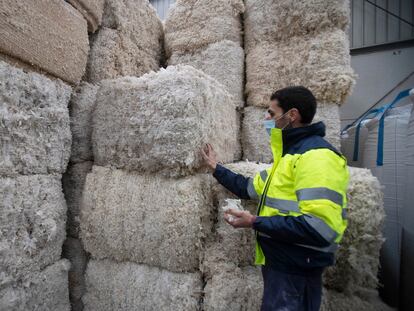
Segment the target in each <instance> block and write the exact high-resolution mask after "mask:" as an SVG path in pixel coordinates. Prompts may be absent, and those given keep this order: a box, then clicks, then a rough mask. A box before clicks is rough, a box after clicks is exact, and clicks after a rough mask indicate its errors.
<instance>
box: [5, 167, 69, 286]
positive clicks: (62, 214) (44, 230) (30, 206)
mask: <svg viewBox="0 0 414 311" xmlns="http://www.w3.org/2000/svg"><path fill="white" fill-rule="evenodd" d="M0 197H1V198H2V200H1V201H0V220H1V222H0V255H1V256H0V276H1V277H0V288H1V287H4V286H5V285H7V284H9V283H11V282H15V281H18V280H21V279H23V281H24V279H25V278H26V277H27V276H28V275H30V273H32V272H34V271H39V270H41V269H43V268H44V267H46V266H47V265H50V264H52V263H53V262H55V261H57V260H59V258H60V253H61V250H62V244H63V241H64V239H65V235H66V234H65V221H66V203H65V200H64V197H63V193H62V186H61V176H60V175H57V176H45V175H33V176H19V177H13V178H9V177H3V178H0Z"/></svg>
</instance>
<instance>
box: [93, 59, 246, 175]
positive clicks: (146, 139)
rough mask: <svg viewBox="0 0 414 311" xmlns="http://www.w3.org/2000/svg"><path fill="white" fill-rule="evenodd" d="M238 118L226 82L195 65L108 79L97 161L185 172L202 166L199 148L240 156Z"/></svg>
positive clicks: (96, 133)
mask: <svg viewBox="0 0 414 311" xmlns="http://www.w3.org/2000/svg"><path fill="white" fill-rule="evenodd" d="M238 129H239V119H238V115H237V112H236V109H235V105H234V100H233V97H232V96H231V95H230V94H229V93H228V92H227V91H225V90H224V87H223V86H222V85H221V84H220V83H218V82H217V81H215V80H214V79H212V78H211V77H209V76H207V75H206V74H204V73H203V72H201V71H199V70H196V69H194V68H193V67H190V66H182V65H179V66H170V67H168V68H167V69H161V71H159V72H157V73H155V72H152V73H149V74H146V75H144V76H143V77H141V78H133V77H126V78H120V79H117V80H109V81H103V82H102V85H101V87H100V89H99V91H98V94H97V100H96V108H95V111H94V116H93V133H92V138H93V139H92V140H93V151H94V159H95V163H96V164H97V165H102V166H109V165H110V166H115V167H117V168H122V169H126V170H136V171H141V172H144V171H145V172H152V173H153V172H161V173H162V174H164V175H166V176H183V175H188V174H191V173H194V172H196V171H199V170H200V169H202V166H203V161H202V158H201V154H200V148H201V147H202V146H203V145H204V144H205V143H207V142H209V143H211V144H212V145H213V146H214V148H215V150H216V151H217V153H218V154H219V155H220V160H221V161H223V162H232V161H234V160H236V159H237V158H238V157H239V153H240V146H239V141H238Z"/></svg>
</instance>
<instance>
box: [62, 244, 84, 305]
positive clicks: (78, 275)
mask: <svg viewBox="0 0 414 311" xmlns="http://www.w3.org/2000/svg"><path fill="white" fill-rule="evenodd" d="M62 257H63V258H66V259H68V260H69V261H70V270H69V274H68V282H69V299H70V304H71V306H72V311H81V310H82V308H83V303H82V300H81V298H82V296H83V295H84V293H85V291H86V285H85V271H86V265H87V262H88V256H87V254H86V252H85V251H84V249H83V246H82V243H81V241H80V240H79V239H74V238H67V239H66V241H65V243H64V244H63V250H62Z"/></svg>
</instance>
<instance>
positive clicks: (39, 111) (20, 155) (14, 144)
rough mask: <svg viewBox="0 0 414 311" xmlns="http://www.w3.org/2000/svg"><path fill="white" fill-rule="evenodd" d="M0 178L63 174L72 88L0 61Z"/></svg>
mask: <svg viewBox="0 0 414 311" xmlns="http://www.w3.org/2000/svg"><path fill="white" fill-rule="evenodd" d="M0 81H1V82H0V132H1V137H0V142H1V145H0V147H1V150H0V152H1V159H0V175H3V176H13V175H17V174H25V175H26V174H55V173H63V172H64V171H65V170H66V165H67V163H68V161H69V155H70V144H71V134H70V125H69V112H68V108H67V105H68V102H69V99H70V92H71V88H70V87H69V86H68V85H66V84H64V83H63V82H61V81H59V80H56V81H52V80H50V79H48V78H46V77H45V76H42V75H40V74H37V73H25V72H24V71H23V70H21V69H18V68H15V67H13V66H10V65H8V64H7V63H5V62H1V61H0Z"/></svg>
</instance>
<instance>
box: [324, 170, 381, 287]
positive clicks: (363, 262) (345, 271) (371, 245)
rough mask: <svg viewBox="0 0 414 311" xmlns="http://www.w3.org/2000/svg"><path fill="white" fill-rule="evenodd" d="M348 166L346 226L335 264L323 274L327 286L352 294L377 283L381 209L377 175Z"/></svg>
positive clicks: (376, 285)
mask: <svg viewBox="0 0 414 311" xmlns="http://www.w3.org/2000/svg"><path fill="white" fill-rule="evenodd" d="M349 169H350V183H349V187H348V207H347V215H348V228H347V229H346V231H345V233H344V237H343V239H342V241H341V247H340V248H339V250H338V252H337V254H336V263H335V266H333V267H330V268H328V269H327V270H326V272H325V274H324V284H325V286H326V287H327V288H329V289H335V290H337V291H339V292H344V293H347V294H353V293H358V292H361V291H364V290H366V289H376V288H377V287H378V278H377V274H378V266H379V252H380V249H381V246H382V244H383V242H384V239H383V236H382V233H381V231H382V224H383V221H384V217H385V211H384V206H383V203H382V200H383V196H382V192H381V186H380V183H379V182H378V180H377V178H376V177H374V176H373V175H372V173H371V172H370V171H369V170H367V169H360V168H352V167H350V168H349Z"/></svg>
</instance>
